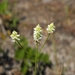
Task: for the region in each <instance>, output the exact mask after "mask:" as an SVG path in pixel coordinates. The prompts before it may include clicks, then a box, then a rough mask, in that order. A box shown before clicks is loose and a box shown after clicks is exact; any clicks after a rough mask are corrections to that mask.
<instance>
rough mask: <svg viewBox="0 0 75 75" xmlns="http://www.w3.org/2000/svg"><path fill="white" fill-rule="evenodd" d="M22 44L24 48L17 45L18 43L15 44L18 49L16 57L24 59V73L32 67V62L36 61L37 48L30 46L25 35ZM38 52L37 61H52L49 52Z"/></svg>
mask: <svg viewBox="0 0 75 75" xmlns="http://www.w3.org/2000/svg"><path fill="white" fill-rule="evenodd" d="M21 44H22V46H23V47H24V48H20V46H17V44H15V49H16V53H15V59H16V60H22V61H23V65H22V66H21V71H22V72H23V73H24V74H26V72H27V71H28V69H29V68H30V67H32V64H34V63H35V56H36V54H37V53H36V51H37V49H36V48H31V47H30V46H28V42H27V39H26V38H24V37H21ZM26 51H27V53H26ZM38 54H39V58H38V60H37V62H43V63H50V61H49V56H48V55H47V54H43V53H40V52H38Z"/></svg>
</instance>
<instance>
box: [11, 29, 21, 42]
mask: <svg viewBox="0 0 75 75" xmlns="http://www.w3.org/2000/svg"><path fill="white" fill-rule="evenodd" d="M10 37H11V38H12V42H16V40H20V39H19V37H20V35H19V34H18V33H17V32H16V31H15V30H14V31H13V32H12V34H11V35H10Z"/></svg>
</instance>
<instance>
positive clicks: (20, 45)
mask: <svg viewBox="0 0 75 75" xmlns="http://www.w3.org/2000/svg"><path fill="white" fill-rule="evenodd" d="M16 42H17V43H18V44H19V45H20V47H21V48H24V47H23V46H22V45H21V43H20V42H19V41H18V40H16ZM25 52H26V53H27V54H28V55H29V56H31V55H30V54H29V53H28V52H27V51H26V50H25Z"/></svg>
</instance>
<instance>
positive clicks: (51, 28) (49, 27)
mask: <svg viewBox="0 0 75 75" xmlns="http://www.w3.org/2000/svg"><path fill="white" fill-rule="evenodd" d="M46 30H47V32H48V33H49V34H51V33H53V32H54V31H55V26H54V23H53V22H52V23H51V24H49V25H48V27H47V28H46Z"/></svg>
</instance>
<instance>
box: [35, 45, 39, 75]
mask: <svg viewBox="0 0 75 75" xmlns="http://www.w3.org/2000/svg"><path fill="white" fill-rule="evenodd" d="M36 47H37V51H35V52H36V53H35V54H37V55H38V45H36ZM37 55H35V74H34V75H36V74H37Z"/></svg>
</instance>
